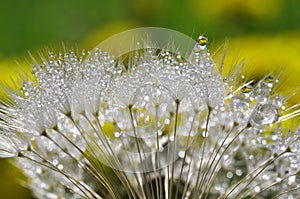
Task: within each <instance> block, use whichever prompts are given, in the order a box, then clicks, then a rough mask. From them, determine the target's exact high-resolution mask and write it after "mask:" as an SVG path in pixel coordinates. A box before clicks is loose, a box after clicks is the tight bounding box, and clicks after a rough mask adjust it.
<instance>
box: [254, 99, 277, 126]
mask: <svg viewBox="0 0 300 199" xmlns="http://www.w3.org/2000/svg"><path fill="white" fill-rule="evenodd" d="M278 117H279V115H278V110H277V108H276V107H275V106H274V105H272V104H261V105H258V106H257V107H256V109H255V110H254V112H253V115H252V118H251V119H252V122H253V123H254V124H256V125H266V124H273V123H274V122H276V121H277V120H278Z"/></svg>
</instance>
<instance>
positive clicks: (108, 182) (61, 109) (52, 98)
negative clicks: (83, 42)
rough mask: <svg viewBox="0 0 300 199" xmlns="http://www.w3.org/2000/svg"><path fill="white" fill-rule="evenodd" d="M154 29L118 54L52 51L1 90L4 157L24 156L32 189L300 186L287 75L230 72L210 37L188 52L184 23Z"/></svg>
mask: <svg viewBox="0 0 300 199" xmlns="http://www.w3.org/2000/svg"><path fill="white" fill-rule="evenodd" d="M143 30H147V31H148V32H149V30H151V32H150V33H149V34H147V36H145V37H144V38H143V41H142V42H139V41H136V40H138V39H137V37H133V38H135V39H136V40H134V42H133V43H136V45H135V47H133V45H131V46H130V48H129V49H130V50H124V48H125V49H126V47H125V45H123V44H122V45H121V46H122V47H120V46H119V47H120V52H121V53H119V54H118V56H114V55H113V48H111V49H110V50H108V51H106V50H104V51H103V49H99V48H97V49H95V50H94V51H91V52H89V53H86V52H82V53H81V54H79V53H76V52H75V51H72V50H70V51H66V52H64V53H58V54H55V53H50V54H49V58H48V59H44V60H43V63H42V64H36V65H35V66H34V67H33V72H32V73H33V78H24V80H23V86H22V88H21V90H20V91H9V96H10V98H9V99H4V100H2V101H1V106H0V157H3V158H6V157H11V158H14V159H15V161H14V162H15V164H16V165H17V166H18V167H19V168H20V169H21V170H23V172H24V173H25V175H26V176H27V177H28V180H27V181H26V186H28V187H29V188H30V189H31V190H32V191H33V194H34V195H35V196H36V197H37V198H53V199H54V198H55V199H56V198H57V199H58V198H97V199H98V198H105V199H106V198H108V199H109V198H121V199H126V198H128V199H129V198H133V199H138V198H147V199H148V198H157V199H167V198H170V199H171V198H172V199H177V198H182V199H185V198H191V199H194V198H197V199H199V198H203V199H204V198H208V199H214V198H222V199H228V198H245V199H246V198H247V199H249V198H289V199H292V198H297V197H299V195H300V140H299V138H300V130H299V129H297V128H294V126H295V124H292V122H289V121H292V118H295V116H297V115H299V110H298V106H297V105H295V106H290V107H289V106H288V105H287V103H286V100H287V97H285V96H282V95H280V94H278V93H277V92H276V89H277V88H278V85H279V80H278V79H279V78H278V77H277V76H271V75H268V76H266V77H264V78H262V79H261V80H258V81H257V80H256V81H255V80H250V81H246V79H245V78H244V77H243V76H242V75H241V74H240V72H239V70H238V67H236V68H235V69H233V70H232V71H230V72H229V73H228V74H226V75H225V77H223V76H222V75H221V74H222V73H224V72H223V71H222V66H217V65H216V64H215V62H214V61H213V60H212V56H211V54H210V53H209V50H208V40H207V38H206V37H204V36H199V37H198V39H197V40H196V41H195V42H194V43H193V44H192V48H191V49H190V54H189V55H187V54H184V53H182V52H188V51H189V50H182V49H183V48H184V46H176V45H172V42H173V44H174V42H175V43H176V38H178V37H177V36H174V35H175V33H174V32H172V31H170V30H166V29H159V28H156V29H155V28H154V29H147V28H145V29H143ZM129 32H130V33H133V32H134V33H135V31H133V32H132V31H129ZM155 32H156V33H163V34H159V35H160V36H161V37H163V35H169V37H170V38H171V39H170V40H171V41H168V42H170V44H169V45H165V44H164V45H163V47H161V41H152V40H151V39H153V38H151V36H153V35H152V34H154V33H155ZM176 34H177V33H176ZM163 41H164V42H165V41H166V39H163ZM190 41H191V39H189V40H184V41H183V42H182V43H181V44H184V45H187V46H188V45H191V43H190ZM130 42H132V41H130ZM168 42H167V43H168ZM176 47H177V48H176ZM122 48H123V49H122ZM288 125H289V126H290V127H289V128H288V127H287V126H288Z"/></svg>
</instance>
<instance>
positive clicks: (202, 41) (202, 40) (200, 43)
mask: <svg viewBox="0 0 300 199" xmlns="http://www.w3.org/2000/svg"><path fill="white" fill-rule="evenodd" d="M196 41H197V45H196V47H197V48H198V49H200V50H204V49H206V47H207V44H208V39H207V38H206V37H204V36H201V35H200V36H199V37H198V39H197V40H196Z"/></svg>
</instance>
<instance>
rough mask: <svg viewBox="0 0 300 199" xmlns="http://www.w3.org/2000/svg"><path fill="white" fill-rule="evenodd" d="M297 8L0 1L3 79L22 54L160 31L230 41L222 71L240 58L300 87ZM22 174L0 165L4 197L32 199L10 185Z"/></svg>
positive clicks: (278, 3)
mask: <svg viewBox="0 0 300 199" xmlns="http://www.w3.org/2000/svg"><path fill="white" fill-rule="evenodd" d="M299 8H300V1H296V0H251V1H245V0H226V1H224V0H186V1H183V0H127V1H124V0H115V1H106V0H52V1H47V0H10V1H7V0H0V27H1V31H0V71H1V72H0V78H1V79H0V80H1V82H2V83H8V84H11V82H12V81H11V80H10V79H11V78H13V79H14V77H16V71H18V70H19V69H18V67H19V65H20V66H21V67H24V68H25V70H27V69H28V66H30V64H28V63H31V61H26V60H30V58H29V56H28V54H27V51H30V52H36V51H37V50H40V49H42V48H43V47H45V46H50V47H53V48H54V49H56V48H58V49H62V47H63V46H76V47H78V48H79V49H81V48H85V49H87V50H89V49H92V48H93V47H94V46H96V45H97V44H98V43H99V42H100V41H102V40H104V39H105V38H107V37H109V36H110V35H112V34H115V33H118V32H120V31H123V30H126V29H130V28H134V27H143V26H158V27H164V28H170V29H174V30H177V31H180V32H183V33H185V34H187V35H189V36H191V37H193V38H196V37H197V35H198V34H199V33H201V34H205V35H206V36H208V37H209V39H210V41H211V43H212V47H213V48H214V49H217V48H218V47H220V46H222V44H224V40H225V39H226V38H228V40H229V45H228V46H229V47H228V49H227V50H228V52H227V56H226V63H227V65H229V66H230V64H234V63H235V62H237V61H239V60H241V59H245V61H246V63H247V65H246V66H247V68H249V71H250V72H251V73H250V72H249V71H248V72H247V71H246V73H249V74H254V75H258V76H262V75H265V74H266V73H268V72H269V71H271V70H275V71H280V70H281V69H283V70H284V72H285V74H286V76H285V84H284V85H285V86H284V88H283V89H282V90H287V88H293V89H294V86H299V83H300V80H299V78H298V75H299V72H300V64H299V61H300V39H299V38H300V37H299V36H300V24H299V21H300V12H299ZM62 43H63V45H62ZM221 51H222V49H221ZM34 56H35V54H34ZM37 56H38V55H37ZM15 60H17V61H18V62H22V63H20V64H17V63H16V62H15ZM25 61H26V62H25ZM26 68H27V69H26ZM19 175H20V174H17V172H16V170H15V169H14V168H13V167H12V166H11V165H8V164H7V163H6V160H0V176H1V179H2V180H1V182H0V194H1V198H12V199H14V198H15V199H18V198H20V199H21V198H24V199H25V198H30V197H29V195H30V194H29V192H26V190H25V189H24V188H22V187H21V186H20V185H18V184H17V181H16V180H15V179H17V177H16V176H19Z"/></svg>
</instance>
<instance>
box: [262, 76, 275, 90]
mask: <svg viewBox="0 0 300 199" xmlns="http://www.w3.org/2000/svg"><path fill="white" fill-rule="evenodd" d="M263 84H264V86H266V87H268V88H272V87H273V86H274V78H273V76H271V75H268V76H266V77H265V78H264V79H263Z"/></svg>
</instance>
